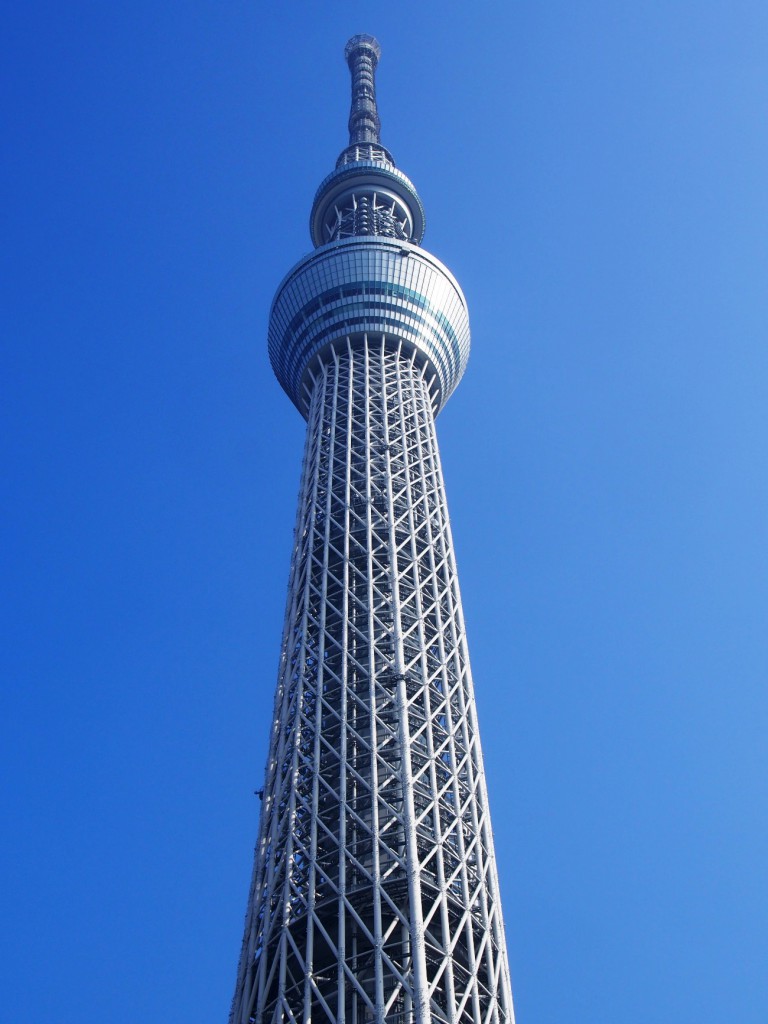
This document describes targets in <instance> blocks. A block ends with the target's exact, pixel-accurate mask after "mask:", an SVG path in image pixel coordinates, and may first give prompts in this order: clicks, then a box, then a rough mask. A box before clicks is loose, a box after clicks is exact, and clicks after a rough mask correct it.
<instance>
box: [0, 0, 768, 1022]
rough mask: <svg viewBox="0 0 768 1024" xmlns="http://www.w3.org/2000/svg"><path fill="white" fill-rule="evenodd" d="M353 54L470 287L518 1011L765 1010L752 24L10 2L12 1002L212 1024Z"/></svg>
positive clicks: (242, 865) (484, 680)
mask: <svg viewBox="0 0 768 1024" xmlns="http://www.w3.org/2000/svg"><path fill="white" fill-rule="evenodd" d="M356 32H370V33H373V34H375V35H376V36H377V37H378V38H379V40H380V42H381V44H382V47H383V56H382V62H381V65H380V69H379V74H378V93H379V109H380V113H381V118H382V123H383V133H382V134H383V141H384V142H385V144H386V145H387V146H388V147H389V148H390V149H391V150H392V152H393V153H394V155H395V159H396V160H397V162H398V165H399V166H400V167H401V168H402V169H403V170H404V171H405V173H406V174H408V175H409V176H410V177H411V179H412V180H413V181H414V182H415V184H416V185H417V187H418V188H419V190H420V193H421V196H422V199H423V201H424V205H425V207H426V211H427V221H428V226H427V233H426V237H425V246H426V247H427V248H428V249H430V250H431V251H432V252H434V253H435V255H437V256H438V257H439V258H440V259H441V260H443V261H444V262H445V263H446V264H447V265H448V267H449V268H450V269H451V270H452V271H453V272H454V273H455V275H456V277H457V278H458V280H459V282H460V283H461V285H462V287H463V288H464V291H465V293H466V295H467V299H468V302H469V307H470V316H471V322H472V328H473V355H472V357H471V359H470V363H469V369H468V371H467V374H466V377H465V379H464V382H463V383H462V385H461V386H460V387H459V389H458V391H457V392H456V394H455V396H454V397H453V398H452V399H451V401H450V402H449V404H448V406H447V408H446V409H445V411H444V413H442V414H441V416H440V418H439V421H438V433H439V438H440V443H441V450H442V454H443V462H444V469H445V476H446V482H447V488H448V496H449V502H450V508H451V517H452V523H453V528H454V535H455V541H456V548H457V556H458V563H459V571H460V574H461V581H462V589H463V595H464V604H465V612H466V616H467V621H468V631H469V640H470V650H471V653H472V659H473V667H474V673H475V680H476V688H477V698H478V706H479V715H480V725H481V734H482V737H483V745H484V750H485V756H486V765H487V771H488V782H489V788H490V795H491V805H492V812H493V821H494V831H495V835H496V842H497V850H498V857H499V869H500V875H501V885H502V895H503V900H504V909H505V918H506V927H507V934H508V942H509V953H510V962H511V969H512V980H513V988H514V993H515V1002H516V1007H517V1013H518V1019H519V1024H649V1022H653V1024H702V1022H704V1021H706V1022H710V1021H728V1022H734V1024H765V1020H766V1015H767V1014H768V977H767V975H768V872H767V870H766V864H767V862H768V825H767V823H766V806H767V801H766V796H768V793H767V792H766V790H767V789H768V786H767V785H766V748H767V746H768V744H767V743H766V736H768V692H767V691H768V688H767V686H766V684H767V682H768V614H767V612H768V564H767V563H768V516H767V512H768V471H767V469H766V460H767V456H768V443H767V442H768V422H766V421H767V420H768V412H767V409H768V344H767V342H768V331H767V328H768V284H767V280H766V279H767V275H766V268H767V267H768V198H767V197H768V141H767V138H768V137H767V134H766V125H767V123H768V5H766V3H765V0H754V2H747V0H730V2H725V0H722V2H717V0H715V2H707V0H696V2H694V0H689V2H676V0H667V2H655V3H654V2H650V3H640V4H638V3H627V2H621V0H603V2H599V0H586V2H584V3H573V2H570V3H566V2H564V0H557V2H546V0H545V2H542V3H532V2H525V3H523V2H517V3H508V4H502V3H498V4H496V3H476V4H471V5H470V4H458V3H436V2H431V0H428V2H422V3H414V4H406V3H402V2H396V0H392V2H390V3H389V4H386V5H385V4H383V3H376V4H373V3H369V2H363V0H359V2H354V3H353V2H349V0H341V2H336V3H333V4H330V5H325V4H319V3H317V4H315V3H284V4H268V3H266V2H265V3H256V2H254V0H251V2H249V3H246V2H243V0H230V2H226V3H222V2H213V0H209V2H202V0H201V2H192V0H188V2H186V3H184V2H180V0H164V2H160V3H157V2H156V3H149V2H146V0H132V2H131V3H128V4H120V3H116V4H115V3H101V4H100V3H95V2H85V0H79V2H78V0H74V2H72V3H68V4H63V3H60V2H59V3H53V2H49V3H42V2H34V0H33V2H30V3H25V4H17V5H15V6H11V7H8V8H7V10H6V12H5V21H4V36H5V40H4V43H5V49H6V54H5V56H4V58H3V60H2V62H0V76H1V77H2V86H3V88H2V94H3V96H4V104H5V106H6V116H5V118H4V122H5V128H4V142H5V143H6V145H5V147H4V148H5V150H6V154H7V155H6V158H5V160H4V162H3V163H4V166H3V168H2V170H1V171H0V176H2V180H3V185H4V188H3V198H4V203H3V205H4V207H5V218H4V219H5V221H6V225H7V226H6V230H5V239H6V245H5V246H4V251H3V257H2V259H3V272H2V281H3V286H4V287H3V293H4V298H3V313H4V315H3V323H4V324H5V329H4V331H3V334H4V336H5V338H4V340H5V345H4V346H3V349H4V354H3V370H2V388H3V395H2V407H1V408H0V416H2V436H3V443H4V456H5V457H4V463H5V470H4V474H3V479H4V482H3V492H4V499H5V500H4V502H3V525H4V534H5V537H6V538H7V540H6V543H5V545H4V554H3V565H2V578H3V584H4V590H3V597H4V604H5V610H4V614H3V627H4V632H5V633H6V636H5V642H4V644H3V663H2V676H3V693H2V707H0V730H2V735H1V736H0V742H1V750H2V752H1V753H0V758H1V759H2V760H1V761H0V787H1V793H2V805H0V806H1V809H0V813H1V814H2V823H3V828H2V838H0V862H1V863H0V867H2V872H3V877H4V882H5V885H4V896H3V905H2V922H3V925H2V929H1V930H0V942H1V943H2V949H0V974H2V975H4V976H5V977H3V979H2V985H1V986H0V987H1V989H2V1000H1V1002H0V1006H1V1007H2V1009H1V1010H0V1019H2V1020H3V1021H6V1020H7V1021H8V1022H11V1021H12V1022H13V1024H41V1022H43V1021H45V1022H48V1021H51V1022H52V1021H56V1024H86V1022H94V1024H96V1022H99V1024H101V1022H107V1021H108V1022H109V1024H137V1022H142V1024H143V1022H150V1024H154V1022H170V1021H179V1022H182V1021H183V1022H184V1024H210V1022H212V1021H223V1020H225V1019H226V1014H227V1011H228V1007H229V1001H230V998H231V993H232V988H233V985H234V979H235V970H236V963H237V957H238V954H239V945H240V939H241V934H242V922H243V914H244V911H245V904H246V897H247V889H248V882H249V874H250V868H251V853H252V848H253V843H254V840H255V835H256V826H257V812H258V800H257V799H256V798H255V796H254V795H253V791H254V790H255V789H256V788H258V787H259V786H260V785H261V784H262V777H263V765H264V760H265V753H266V750H265V744H266V739H267V733H268V727H269V717H270V714H271V705H272V694H273V689H274V682H275V670H276V665H277V658H278V648H279V641H280V630H281V624H282V612H283V604H284V600H285V585H286V581H287V574H288V563H289V556H290V545H291V532H292V528H293V519H294V514H295V501H296V491H297V486H298V477H299V469H300V460H301V447H302V438H303V422H302V420H301V419H300V417H299V416H298V414H297V413H296V412H295V410H294V409H293V407H292V406H291V405H290V403H289V402H288V400H287V398H285V396H284V395H283V394H282V392H281V391H280V389H279V387H278V385H277V383H276V382H275V381H274V379H273V378H272V375H271V371H270V369H269V365H268V361H267V356H266V320H267V315H268V310H269V303H270V301H271V298H272V295H273V293H274V290H275V288H276V286H277V284H278V282H279V281H280V279H281V278H282V276H283V275H284V274H285V273H286V272H287V271H288V270H289V269H290V267H291V266H292V265H293V264H294V263H295V262H296V261H297V260H298V259H299V258H300V257H301V256H302V255H304V254H305V253H306V252H307V251H308V249H309V248H310V242H309V237H308V229H307V220H308V215H309V209H310V205H311V201H312V197H313V194H314V190H315V188H316V187H317V185H318V184H319V182H320V181H321V179H322V178H323V177H324V176H325V175H326V174H327V173H328V172H329V171H330V170H331V169H332V167H333V165H334V161H335V159H336V156H337V154H338V152H339V151H340V150H341V148H342V147H343V146H344V145H345V144H346V118H347V114H348V90H349V84H348V72H347V69H346V67H345V65H344V61H343V56H342V53H343V47H344V44H345V42H346V40H347V38H348V37H349V36H350V35H352V34H353V33H356Z"/></svg>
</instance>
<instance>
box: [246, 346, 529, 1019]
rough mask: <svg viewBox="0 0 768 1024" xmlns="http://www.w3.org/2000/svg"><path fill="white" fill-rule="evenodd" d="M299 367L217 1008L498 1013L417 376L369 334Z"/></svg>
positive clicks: (472, 778)
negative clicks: (300, 443)
mask: <svg viewBox="0 0 768 1024" xmlns="http://www.w3.org/2000/svg"><path fill="white" fill-rule="evenodd" d="M314 376H315V379H314V382H313V387H312V397H311V401H310V410H309V420H308V429H307V442H306V451H305V458H304V469H303V476H302V484H301V493H300V504H299V514H298V520H297V527H296V543H295V549H294V555H293V561H292V567H291V577H290V584H289V596H288V604H287V610H286V620H285V629H284V636H283V649H282V658H281V665H280V677H279V683H278V691H277V699H276V705H275V716H274V721H273V726H272V735H271V744H270V752H269V761H268V775H267V781H266V786H265V791H264V809H263V815H262V823H261V831H260V835H259V842H258V848H257V856H256V867H255V875H254V881H253V887H252V891H251V900H250V906H249V915H248V922H247V927H246V936H245V943H244V948H243V956H242V960H241V964H240V972H239V978H238V987H237V994H236V1000H235V1006H234V1013H233V1020H234V1021H235V1022H237V1024H241V1022H242V1024H245V1022H247V1021H249V1020H251V1019H254V1020H255V1021H256V1022H257V1024H274V1022H277V1021H286V1020H293V1021H325V1020H329V1021H338V1022H344V1024H363V1022H366V1021H379V1022H381V1021H384V1020H386V1021H388V1022H392V1024H400V1022H402V1024H409V1022H411V1021H417V1022H419V1024H426V1022H427V1021H429V1020H431V1019H432V1018H433V1017H434V1018H435V1019H436V1020H443V1021H450V1022H454V1021H456V1022H458V1021H466V1022H472V1024H482V1022H496V1024H497V1022H503V1021H510V1020H511V1019H512V1012H511V1001H510V997H509V982H508V978H507V967H506V953H505V948H504V938H503V926H502V921H501V911H500V906H499V899H498V886H497V881H496V875H495V866H494V860H493V840H492V835H491V829H490V820H489V816H488V809H487V798H486V792H485V782H484V777H483V767H482V755H481V751H480V744H479V739H478V733H477V724H476V718H475V708H474V697H473V690H472V680H471V675H470V669H469V662H468V658H467V649H466V642H465V633H464V623H463V618H462V611H461V600H460V596H459V588H458V579H457V574H456V568H455V561H454V554H453V547H452V543H451V534H450V526H449V522H448V513H447V508H446V502H445V493H444V489H443V481H442V473H441V469H440V461H439V456H438V450H437V442H436V438H435V430H434V415H433V410H432V399H431V396H430V391H429V387H428V381H427V379H426V378H425V373H424V370H423V369H421V370H420V369H419V368H418V367H417V366H416V365H415V361H414V353H413V351H412V350H411V351H410V352H409V351H408V350H407V349H406V350H404V348H403V346H402V345H397V344H393V343H392V342H390V341H388V340H387V339H386V338H384V337H370V336H364V337H363V338H361V339H359V340H358V341H357V342H356V343H353V342H352V341H351V340H350V341H348V342H347V344H346V346H344V347H339V349H337V350H334V351H333V352H332V353H331V354H330V357H329V358H327V359H325V360H323V362H322V363H321V364H320V365H319V366H318V368H317V370H316V371H315V375H314Z"/></svg>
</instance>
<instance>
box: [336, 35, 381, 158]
mask: <svg viewBox="0 0 768 1024" xmlns="http://www.w3.org/2000/svg"><path fill="white" fill-rule="evenodd" d="M344 56H345V58H346V61H347V64H348V65H349V70H350V71H351V72H352V107H351V109H350V112H349V144H350V146H356V145H359V144H360V143H371V142H372V143H378V142H379V141H380V140H379V133H380V131H381V121H379V114H378V111H377V109H376V83H375V81H374V74H375V72H376V65H377V64H378V63H379V58H380V57H381V47H380V46H379V44H378V42H377V40H376V39H374V37H373V36H366V35H359V36H352V38H351V39H350V40H349V42H348V43H347V45H346V47H345V49H344Z"/></svg>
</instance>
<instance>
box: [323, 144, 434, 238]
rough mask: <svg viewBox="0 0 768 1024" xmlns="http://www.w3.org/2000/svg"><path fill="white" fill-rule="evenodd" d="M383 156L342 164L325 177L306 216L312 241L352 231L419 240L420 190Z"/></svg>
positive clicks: (421, 223)
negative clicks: (387, 162)
mask: <svg viewBox="0 0 768 1024" xmlns="http://www.w3.org/2000/svg"><path fill="white" fill-rule="evenodd" d="M355 148H357V149H358V150H359V149H360V148H361V147H360V146H359V145H358V146H357V147H355ZM345 152H346V151H345ZM344 155H345V154H342V157H343V156H344ZM340 159H341V158H340ZM383 160H384V158H383V157H382V160H381V162H380V161H379V160H376V161H374V160H356V161H354V162H352V163H346V164H341V165H340V166H338V167H337V168H336V170H334V171H332V172H331V173H330V174H329V175H328V177H327V178H325V180H324V181H323V182H322V183H321V185H320V188H319V189H318V190H317V193H316V195H315V201H314V202H313V203H312V212H311V213H310V215H309V233H310V235H311V236H312V241H313V243H314V244H315V245H317V246H320V245H326V244H327V243H328V242H337V241H340V240H341V239H343V238H350V237H353V236H355V235H377V236H381V237H384V238H395V239H398V240H400V241H403V242H413V243H414V245H418V244H419V242H421V240H422V238H423V237H424V228H425V226H426V218H425V216H424V207H423V206H422V204H421V199H419V194H418V192H417V191H416V189H415V188H414V186H413V184H412V183H411V181H410V179H409V178H407V177H406V176H405V175H404V174H403V172H402V171H398V170H397V168H396V167H395V166H394V165H388V164H386V163H384V162H383Z"/></svg>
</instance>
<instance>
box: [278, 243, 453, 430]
mask: <svg viewBox="0 0 768 1024" xmlns="http://www.w3.org/2000/svg"><path fill="white" fill-rule="evenodd" d="M366 334H367V335H373V336H376V337H378V338H381V337H384V338H392V339H393V340H396V341H397V342H398V343H401V345H402V347H403V348H404V349H405V350H409V349H411V350H414V351H415V353H416V361H417V363H419V364H422V363H423V364H427V368H428V369H429V370H431V371H432V373H433V375H434V385H433V394H434V411H435V413H437V412H438V411H439V410H440V409H441V408H442V407H443V405H444V404H445V403H446V401H447V400H448V397H449V396H450V394H451V393H452V391H453V390H454V388H455V387H456V385H457V384H458V382H459V380H460V379H461V376H462V374H463V373H464V370H465V368H466V365H467V360H468V358H469V344H470V341H469V318H468V315H467V304H466V300H465V298H464V295H463V293H462V291H461V288H460V287H459V285H458V284H457V282H456V280H455V278H454V277H453V275H452V274H451V273H450V271H449V270H448V269H447V268H446V267H444V266H443V264H442V263H441V262H440V261H439V260H438V259H436V258H435V257H434V256H432V255H431V254H430V253H428V252H426V251H425V250H424V249H422V248H420V247H419V246H416V245H411V244H410V243H408V242H401V241H390V240H388V239H386V238H381V237H373V236H365V237H356V238H350V239H346V240H344V241H340V242H332V243H330V244H328V245H324V246H321V247H320V248H318V249H316V250H315V251H314V252H312V253H310V255H309V256H306V257H305V258H304V259H303V260H301V262H300V263H298V264H297V265H296V266H295V267H294V268H293V270H291V271H290V273H289V274H288V275H287V277H285V278H284V280H283V281H282V283H281V284H280V287H279V288H278V290H277V294H276V295H275V298H274V301H273V303H272V310H271V314H270V320H269V358H270V362H271V363H272V368H273V370H274V371H275V374H276V376H277V379H278V380H279V381H280V383H281V385H282V386H283V388H284V389H285V391H286V393H287V394H288V396H289V398H290V399H291V401H292V402H293V403H294V405H295V406H296V407H297V408H298V410H299V412H301V414H302V415H303V416H304V417H305V418H306V416H307V413H308V409H309V392H310V390H311V381H312V371H313V369H314V368H315V367H317V365H318V363H319V361H320V360H321V359H322V357H323V354H324V353H325V352H327V351H328V350H329V349H330V348H331V347H332V346H333V345H334V342H338V341H340V340H343V339H347V338H350V337H352V338H354V337H361V336H363V335H366Z"/></svg>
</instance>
